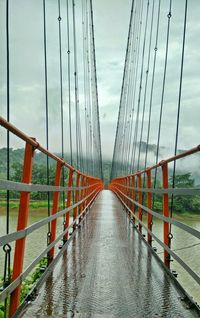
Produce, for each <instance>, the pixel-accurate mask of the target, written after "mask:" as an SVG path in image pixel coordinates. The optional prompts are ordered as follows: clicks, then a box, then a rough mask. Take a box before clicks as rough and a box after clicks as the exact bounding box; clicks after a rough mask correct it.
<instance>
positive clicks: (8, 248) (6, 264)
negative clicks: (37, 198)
mask: <svg viewBox="0 0 200 318" xmlns="http://www.w3.org/2000/svg"><path fill="white" fill-rule="evenodd" d="M6 60H7V65H6V67H7V70H6V76H7V83H6V84H7V121H8V122H9V121H10V51H9V0H7V1H6ZM7 180H10V135H9V131H8V130H7ZM6 200H7V204H6V234H9V227H10V192H9V191H8V190H7V194H6ZM3 250H4V252H5V262H4V277H3V288H6V287H7V286H8V285H9V284H10V282H11V271H10V267H11V255H10V254H11V246H10V245H9V244H6V245H4V246H3ZM7 304H8V300H7V298H6V299H5V301H4V317H6V315H7Z"/></svg>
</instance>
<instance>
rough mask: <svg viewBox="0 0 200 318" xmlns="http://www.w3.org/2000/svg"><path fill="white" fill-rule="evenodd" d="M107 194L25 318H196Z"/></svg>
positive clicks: (95, 207) (113, 198) (104, 192)
mask: <svg viewBox="0 0 200 318" xmlns="http://www.w3.org/2000/svg"><path fill="white" fill-rule="evenodd" d="M181 296H182V295H181V294H180V292H179V291H178V290H177V288H176V287H175V285H174V283H173V282H172V280H171V279H170V277H169V275H168V274H167V273H166V272H165V271H164V270H163V268H162V267H161V265H160V264H159V263H158V261H157V260H156V258H155V257H154V256H153V255H152V253H151V251H150V249H149V248H148V247H147V246H146V244H145V243H144V242H143V241H142V240H141V239H140V237H139V235H138V233H137V232H136V231H135V230H134V229H133V227H132V225H131V224H130V223H129V220H128V218H127V216H126V214H125V213H124V212H123V211H122V206H121V204H120V203H119V201H118V200H117V199H116V198H115V197H114V195H113V194H112V193H111V192H110V191H108V190H107V191H106V190H104V191H103V192H102V193H101V194H100V196H99V197H98V199H97V201H96V202H95V204H94V206H93V207H92V209H91V212H90V213H89V214H88V216H87V219H86V220H85V221H84V223H83V225H82V227H81V228H80V229H79V230H78V231H77V234H76V235H75V237H74V239H73V241H72V242H71V244H70V245H69V247H68V250H67V252H66V253H65V254H64V255H63V257H62V258H61V259H60V260H59V262H58V264H57V265H56V267H55V269H54V271H53V273H52V274H50V276H49V277H48V279H47V281H46V282H45V283H44V284H43V286H42V288H41V290H40V292H39V295H38V297H37V298H36V300H35V301H33V302H32V303H30V304H29V305H28V308H27V310H26V311H25V312H24V314H23V315H22V316H21V317H26V318H29V317H31V318H32V317H38V318H39V317H77V318H78V317H80V318H89V317H91V318H112V317H120V318H123V317H124V318H128V317H136V318H142V317H144V318H146V317H181V318H183V317H187V318H190V317H198V314H197V313H195V312H193V310H192V309H186V305H185V303H184V302H182V301H181Z"/></svg>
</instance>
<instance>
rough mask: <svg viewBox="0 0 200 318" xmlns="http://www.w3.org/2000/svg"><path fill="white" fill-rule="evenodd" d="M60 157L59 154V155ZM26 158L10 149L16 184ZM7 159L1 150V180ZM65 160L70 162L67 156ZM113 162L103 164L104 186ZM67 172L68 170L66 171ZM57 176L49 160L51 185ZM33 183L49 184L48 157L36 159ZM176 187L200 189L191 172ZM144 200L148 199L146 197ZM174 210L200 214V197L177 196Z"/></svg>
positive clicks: (157, 201) (158, 202) (158, 204)
mask: <svg viewBox="0 0 200 318" xmlns="http://www.w3.org/2000/svg"><path fill="white" fill-rule="evenodd" d="M58 155H59V154H58ZM23 157H24V150H23V149H15V150H14V149H10V179H11V180H13V181H16V182H20V181H21V173H22V162H23ZM6 159H7V152H6V148H2V149H0V179H6V171H7V169H6V167H7V166H6ZM65 160H68V158H67V156H65ZM110 169H111V162H110V161H109V160H107V161H104V162H103V174H104V184H105V185H106V186H107V184H108V183H109V177H110ZM66 170H67V169H66ZM54 176H55V162H54V161H53V160H51V159H50V160H49V184H50V185H53V184H54ZM67 177H68V174H67V171H66V173H65V177H64V185H67ZM32 182H33V183H35V184H47V168H46V156H45V155H43V154H41V153H37V152H36V154H35V158H34V166H33V176H32ZM169 183H170V184H172V179H171V178H170V180H169ZM157 187H158V188H160V187H161V182H160V180H159V178H158V181H157ZM175 187H177V188H194V187H199V185H198V184H197V182H196V180H195V179H194V178H193V176H192V174H191V172H186V171H182V172H181V173H179V174H176V179H175ZM0 197H1V199H4V198H5V197H6V192H5V191H3V190H1V191H0ZM10 198H11V199H17V198H19V193H18V192H14V191H10ZM31 198H32V199H33V200H46V199H47V194H46V193H42V192H39V193H32V195H31ZM144 200H146V197H145V196H144ZM161 209H162V197H161V196H158V195H157V196H155V197H154V210H157V211H160V210H161ZM173 210H174V211H175V212H192V213H200V197H199V196H175V197H174V199H173Z"/></svg>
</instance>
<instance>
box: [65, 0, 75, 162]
mask: <svg viewBox="0 0 200 318" xmlns="http://www.w3.org/2000/svg"><path fill="white" fill-rule="evenodd" d="M66 6H67V66H68V104H69V145H70V164H71V165H72V166H73V155H72V152H73V148H72V114H71V61H70V54H71V52H70V30H69V0H66Z"/></svg>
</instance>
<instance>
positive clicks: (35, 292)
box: [0, 0, 200, 318]
mask: <svg viewBox="0 0 200 318" xmlns="http://www.w3.org/2000/svg"><path fill="white" fill-rule="evenodd" d="M53 2H54V6H53V7H52V6H51V5H52V4H51V5H49V3H48V1H46V0H43V1H41V3H40V4H37V5H39V8H40V13H42V14H40V19H41V21H40V23H41V25H42V40H43V42H42V43H43V48H42V56H43V73H44V74H43V75H44V85H43V88H42V91H43V92H44V105H43V108H42V111H43V112H44V114H43V115H44V116H43V121H44V125H45V142H44V144H45V145H44V144H43V142H40V140H39V138H38V137H37V136H34V137H33V136H30V134H29V133H27V132H24V130H22V129H21V128H20V127H19V126H17V125H15V124H14V123H13V122H12V112H13V111H14V110H13V108H12V98H11V97H12V94H11V93H12V85H11V84H12V75H13V73H12V72H11V60H10V58H11V49H12V45H11V44H12V39H11V36H10V32H11V25H12V24H11V21H12V19H13V15H12V14H11V13H12V10H14V4H13V2H12V1H9V0H6V1H4V6H3V8H4V13H3V16H4V20H5V31H6V32H5V51H6V58H5V59H6V63H5V65H6V85H5V96H6V103H5V105H6V108H5V109H6V111H4V112H3V111H2V114H1V116H0V126H1V132H2V136H3V135H4V137H5V143H6V147H5V152H6V160H5V158H4V159H2V162H3V163H4V164H5V165H4V166H5V167H6V169H5V171H1V176H3V177H1V178H0V190H1V200H2V202H4V203H6V204H5V205H4V210H5V211H3V213H4V215H5V218H4V219H3V218H2V221H1V222H4V224H3V223H2V224H3V227H2V228H3V230H2V233H0V247H1V249H2V252H3V254H2V255H3V257H1V255H0V261H1V272H0V273H1V274H2V276H0V278H1V280H0V284H1V285H0V317H4V318H6V317H11V318H12V317H13V318H14V317H83V318H84V317H85V318H86V317H102V318H103V317H105V318H106V317H199V316H200V307H199V304H198V302H199V298H198V294H199V291H200V288H199V285H200V272H199V266H195V264H191V262H188V260H187V259H185V257H184V251H185V249H186V248H187V249H189V248H190V249H191V251H193V250H192V248H193V247H197V249H195V255H193V256H194V257H195V258H196V259H197V264H198V260H199V255H200V254H199V249H198V248H199V239H200V230H199V228H198V226H197V227H195V226H191V225H190V224H187V223H186V222H185V221H184V219H182V218H177V216H176V215H175V214H174V210H175V203H177V202H178V203H179V204H181V203H180V202H182V201H180V199H179V198H184V199H185V201H184V202H186V201H188V202H191V204H190V206H192V205H195V204H196V205H195V207H196V208H197V204H198V202H199V201H198V200H199V194H200V189H199V187H198V186H195V184H194V182H191V183H190V184H189V186H188V183H184V182H183V181H182V179H181V175H180V171H179V170H178V167H179V164H180V163H182V162H183V161H184V160H188V162H189V163H191V165H192V164H193V160H194V157H195V158H196V159H197V160H198V161H199V151H200V145H192V146H191V147H190V149H187V150H182V151H180V150H179V148H178V145H179V134H180V114H181V106H182V103H183V98H182V95H183V78H184V59H185V49H186V40H187V39H186V35H187V32H186V31H187V25H188V23H189V22H188V12H189V10H190V9H191V4H190V3H189V1H187V0H185V1H183V2H181V4H179V5H180V6H181V10H182V11H181V12H182V16H181V17H180V19H179V20H178V23H177V24H178V25H179V26H180V25H181V27H180V30H181V31H180V39H181V41H179V42H180V43H179V49H180V59H179V67H178V72H177V84H178V85H177V89H176V94H175V95H176V99H175V98H174V100H173V109H174V108H175V112H174V114H175V115H174V116H175V122H174V135H173V136H174V137H173V150H172V151H171V155H168V156H167V155H166V156H165V157H164V158H162V156H161V154H160V152H161V148H162V147H161V137H162V136H161V135H162V129H163V125H165V117H164V109H165V106H166V105H165V103H166V104H167V102H166V100H165V96H166V95H167V92H168V91H167V89H171V87H167V72H168V64H169V62H170V59H169V56H170V30H171V23H172V22H171V20H172V17H173V10H174V11H175V5H174V7H173V1H172V0H170V1H168V3H167V5H166V3H164V4H163V3H162V1H161V0H152V1H151V0H142V1H134V0H133V1H131V8H130V22H129V29H128V40H127V47H126V54H125V63H124V73H123V79H122V89H121V97H120V104H119V112H118V121H117V129H116V136H115V142H114V151H113V159H112V164H111V169H110V170H111V171H110V180H109V182H108V186H107V185H105V184H104V180H103V178H104V176H103V170H104V169H103V164H102V150H101V134H100V116H99V98H98V87H97V67H96V51H95V27H94V16H93V15H94V11H93V3H92V0H82V1H81V10H79V7H78V3H77V1H75V0H72V1H69V0H67V1H65V2H64V1H61V0H58V1H53ZM55 4H56V5H55ZM79 5H80V4H79ZM197 7H198V6H197ZM52 8H53V11H51V10H52ZM198 9H199V7H198ZM28 10H29V9H28ZM55 10H56V12H55ZM51 12H53V13H55V16H56V19H57V21H56V23H57V31H58V32H57V40H58V41H57V45H58V46H57V53H58V65H57V66H58V83H59V90H58V94H59V105H57V107H56V111H57V112H58V113H59V118H60V119H59V121H60V123H59V127H60V131H59V132H58V131H57V130H56V131H53V135H51V133H52V130H53V125H52V122H51V121H50V113H51V98H52V95H51V86H50V79H51V77H50V74H51V72H52V69H51V63H49V60H50V61H51V62H52V60H51V59H50V51H51V50H50V46H49V42H48V37H49V32H50V31H51V30H52V29H51V25H50V24H51V23H50V24H49V22H48V21H49V20H51V19H52V14H51ZM175 12H176V11H175ZM1 14H2V13H1ZM20 14H21V13H20ZM79 15H80V16H81V17H82V19H81V28H79V26H78V21H79V19H78V18H77V16H78V17H79V18H80V16H79ZM162 19H165V23H164V24H162ZM166 21H167V22H166ZM79 22H80V21H79ZM160 33H161V35H162V36H161V37H163V34H165V40H164V46H162V57H163V63H160V64H159V67H160V68H162V80H161V78H160V77H159V78H158V82H159V83H160V86H159V92H160V95H159V96H160V101H159V113H158V122H157V129H156V140H157V143H156V145H154V147H153V146H152V144H150V138H151V132H152V131H153V130H154V128H155V127H154V126H155V114H154V107H155V104H156V103H158V101H157V99H156V100H155V97H154V95H155V90H156V85H158V82H157V84H155V83H156V76H157V73H156V70H157V67H158V65H157V59H158V57H159V43H161V42H159V41H161V40H160V37H159V34H160ZM64 35H65V41H64V40H63V38H64ZM79 37H80V38H81V39H82V43H80V41H79ZM180 39H179V40H180ZM63 43H64V44H63ZM162 45H163V42H162ZM80 47H81V48H82V58H83V63H82V68H83V73H82V77H83V84H84V85H83V98H82V99H81V97H80V96H81V94H80V77H81V76H80V73H81V71H80V64H79V62H78V61H79V58H80V52H79V49H80ZM161 64H162V66H161ZM52 74H53V76H54V73H52ZM65 76H66V77H65ZM65 90H66V91H67V94H66V95H65V93H64V91H65ZM157 92H158V91H157V90H156V93H157ZM168 94H169V92H168ZM81 103H83V105H84V109H83V110H81ZM167 105H168V104H167ZM174 105H175V106H174ZM27 107H28V106H27ZM156 110H158V108H156ZM29 111H30V114H31V107H30V109H29ZM82 111H84V121H83V120H82ZM57 112H55V113H54V120H55V121H56V118H57V117H56V116H57ZM4 113H6V115H5V116H3V114H4ZM66 114H67V115H66ZM30 117H31V116H30ZM66 118H67V120H66ZM32 121H33V119H32V118H30V122H29V125H30V126H31V124H32ZM66 126H67V133H66ZM36 137H37V138H36ZM13 138H15V140H17V142H18V143H20V145H21V144H23V160H22V162H21V163H20V169H19V170H17V177H18V178H19V180H13V169H14V168H13V167H14V166H13V165H11V161H12V160H11V151H12V149H11V142H13ZM51 138H53V140H54V141H56V143H57V144H60V150H61V151H60V152H59V154H55V153H54V152H53V151H52V150H51V142H52V139H51ZM165 138H166V136H165ZM143 147H144V151H142V149H143ZM152 149H153V151H154V154H155V158H154V160H153V161H152V158H151V152H152ZM67 152H68V153H69V155H68V156H66V153H67ZM38 156H41V157H42V158H43V162H44V163H45V180H43V179H42V182H40V183H38V182H34V180H35V179H34V178H36V177H37V174H38V173H39V172H38V171H36V168H37V165H36V159H37V158H38ZM182 175H183V174H182ZM184 176H185V175H184ZM178 178H179V179H178ZM177 180H179V183H178V181H177ZM180 185H181V186H180ZM39 194H40V195H41V197H42V198H43V195H44V197H45V209H46V210H45V215H44V214H42V213H41V215H40V218H39V220H38V221H37V222H33V223H30V222H29V219H30V206H31V202H32V198H33V197H34V195H39ZM195 200H196V201H195ZM13 202H17V222H16V224H15V228H13V226H12V217H13V214H12V203H13ZM181 208H182V206H181ZM2 215H3V214H2ZM0 219H1V214H0ZM3 220H4V221H3ZM156 222H157V223H156ZM41 229H43V230H44V232H45V236H43V239H42V240H40V239H39V231H40V230H41ZM177 233H178V234H177ZM33 235H34V236H33ZM176 240H180V241H181V242H182V243H183V244H182V246H181V247H180V246H177V248H174V241H175V242H176ZM27 242H29V245H28V246H27ZM34 246H36V248H35V250H36V253H35V252H33V251H34ZM27 248H28V250H29V252H30V253H29V255H30V256H29V257H30V260H29V262H28V263H27ZM180 251H181V253H180ZM34 253H35V255H31V254H34ZM192 253H193V254H194V252H192ZM173 262H174V263H175V264H178V265H177V267H176V268H177V270H174V269H173ZM179 271H180V272H179ZM182 273H184V280H179V275H180V276H181V275H182ZM177 275H178V278H177ZM33 277H34V279H33ZM194 291H195V293H193V292H194Z"/></svg>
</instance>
